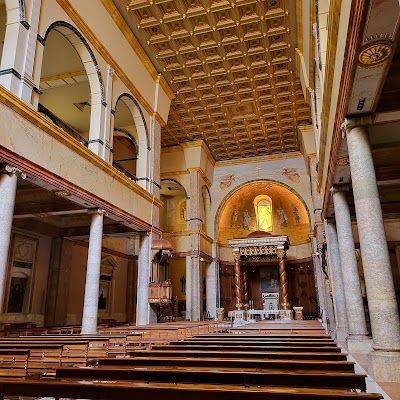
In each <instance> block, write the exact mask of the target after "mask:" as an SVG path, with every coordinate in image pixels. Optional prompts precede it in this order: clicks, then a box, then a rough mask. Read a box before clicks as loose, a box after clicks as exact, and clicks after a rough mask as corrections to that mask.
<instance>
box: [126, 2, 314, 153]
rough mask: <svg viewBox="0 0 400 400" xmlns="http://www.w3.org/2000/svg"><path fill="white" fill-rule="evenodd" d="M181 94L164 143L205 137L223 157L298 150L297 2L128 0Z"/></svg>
mask: <svg viewBox="0 0 400 400" xmlns="http://www.w3.org/2000/svg"><path fill="white" fill-rule="evenodd" d="M127 9H128V10H129V15H130V16H131V17H132V18H133V20H134V22H135V24H136V26H137V28H138V30H139V32H140V34H141V35H143V38H145V40H146V42H147V45H148V46H149V49H150V51H151V52H152V54H153V56H154V57H155V58H156V59H157V60H158V62H159V63H160V65H161V67H162V69H163V74H164V76H165V77H166V79H167V80H168V81H169V83H170V85H171V87H172V88H173V90H174V92H175V93H176V98H175V99H174V100H173V101H172V104H171V110H170V114H169V119H168V124H167V125H166V126H165V127H164V128H163V130H162V145H163V146H173V145H177V144H178V143H181V142H186V141H191V140H199V139H202V140H204V141H205V142H206V144H207V145H208V147H209V149H210V151H211V153H212V155H213V157H214V158H215V159H216V160H225V159H231V158H241V157H253V156H259V155H266V154H273V153H285V152H291V151H296V150H298V149H299V141H298V137H297V126H298V125H301V124H309V123H310V110H309V106H308V105H307V104H306V103H305V102H304V97H303V93H302V89H301V85H300V82H299V78H298V77H296V76H295V63H294V53H293V52H294V48H295V47H296V43H292V42H291V40H292V41H293V38H295V37H296V35H295V34H293V33H295V29H296V15H295V7H293V1H292V0H235V1H234V0H231V1H227V0H180V1H176V0H175V1H172V0H127Z"/></svg>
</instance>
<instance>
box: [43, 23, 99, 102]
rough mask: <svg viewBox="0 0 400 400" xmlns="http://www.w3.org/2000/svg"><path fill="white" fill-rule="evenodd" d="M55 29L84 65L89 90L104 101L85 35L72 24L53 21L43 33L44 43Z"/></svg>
mask: <svg viewBox="0 0 400 400" xmlns="http://www.w3.org/2000/svg"><path fill="white" fill-rule="evenodd" d="M53 29H55V30H57V31H58V32H59V33H61V34H62V35H63V36H64V37H65V38H66V39H67V40H68V41H69V42H70V43H71V44H72V46H73V47H74V48H75V50H76V52H77V53H78V55H79V57H80V59H81V60H82V63H83V66H84V67H85V70H86V74H87V76H88V78H89V84H90V91H91V95H92V101H93V96H94V95H96V94H97V95H98V96H100V101H101V102H102V103H103V102H104V83H103V78H102V76H101V72H100V68H99V65H98V63H97V60H96V57H95V55H94V53H93V50H92V49H91V47H90V46H89V43H88V42H87V40H86V39H85V37H84V36H83V35H82V34H81V33H80V32H79V30H78V29H76V28H75V27H74V26H73V25H71V24H70V23H68V22H65V21H55V22H53V23H52V24H51V25H50V26H49V27H48V28H47V30H46V33H45V35H44V38H43V39H44V45H46V39H47V37H48V36H49V33H50V32H51V31H52V30H53Z"/></svg>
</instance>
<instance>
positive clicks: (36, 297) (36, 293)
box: [32, 235, 52, 314]
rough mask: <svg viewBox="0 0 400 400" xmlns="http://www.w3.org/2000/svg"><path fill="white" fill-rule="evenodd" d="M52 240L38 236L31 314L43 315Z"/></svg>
mask: <svg viewBox="0 0 400 400" xmlns="http://www.w3.org/2000/svg"><path fill="white" fill-rule="evenodd" d="M51 244H52V238H51V237H49V236H43V235H39V249H38V253H37V258H36V266H35V269H36V271H35V284H34V290H33V299H32V313H33V314H43V313H44V306H45V301H46V292H47V279H48V274H49V263H50V254H51Z"/></svg>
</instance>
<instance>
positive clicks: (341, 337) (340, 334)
mask: <svg viewBox="0 0 400 400" xmlns="http://www.w3.org/2000/svg"><path fill="white" fill-rule="evenodd" d="M348 336H349V334H348V332H347V331H345V330H341V329H336V340H337V342H338V343H339V344H340V345H341V346H342V347H346V339H347V337H348Z"/></svg>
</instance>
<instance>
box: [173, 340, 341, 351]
mask: <svg viewBox="0 0 400 400" xmlns="http://www.w3.org/2000/svg"><path fill="white" fill-rule="evenodd" d="M171 344H174V345H177V344H180V345H182V346H184V345H189V346H191V345H201V346H207V345H214V346H226V345H231V346H238V345H241V344H248V345H251V346H280V347H319V348H325V349H337V348H338V347H337V345H336V344H335V343H318V342H299V341H296V342H289V341H278V340H274V341H267V340H257V341H255V340H254V341H246V342H244V341H241V340H208V341H205V340H203V341H197V340H183V341H180V342H177V341H172V342H171Z"/></svg>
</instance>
